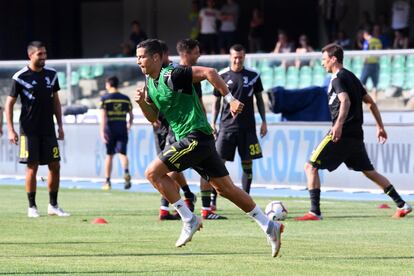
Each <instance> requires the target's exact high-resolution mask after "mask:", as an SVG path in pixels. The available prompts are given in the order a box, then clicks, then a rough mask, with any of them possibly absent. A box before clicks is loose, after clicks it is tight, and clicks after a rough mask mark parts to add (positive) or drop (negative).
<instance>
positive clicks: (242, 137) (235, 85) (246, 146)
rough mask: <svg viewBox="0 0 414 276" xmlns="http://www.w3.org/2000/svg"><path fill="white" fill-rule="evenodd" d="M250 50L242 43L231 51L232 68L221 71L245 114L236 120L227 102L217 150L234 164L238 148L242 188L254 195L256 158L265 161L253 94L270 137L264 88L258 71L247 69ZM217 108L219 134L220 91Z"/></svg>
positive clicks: (215, 112)
mask: <svg viewBox="0 0 414 276" xmlns="http://www.w3.org/2000/svg"><path fill="white" fill-rule="evenodd" d="M245 57H246V50H245V49H244V47H243V46H242V45H240V44H236V45H233V46H232V47H231V48H230V67H228V68H226V69H223V70H222V71H220V72H219V74H220V76H221V77H222V78H223V80H224V82H225V83H226V84H227V87H228V89H229V91H230V93H232V94H233V96H234V97H235V98H236V99H238V100H239V101H241V102H242V103H244V109H243V113H240V114H238V115H237V116H236V117H233V116H232V114H231V110H230V104H229V103H227V102H226V101H224V103H223V109H222V110H221V120H220V125H219V131H218V134H217V142H216V148H217V152H218V153H219V155H220V157H221V158H222V159H224V160H225V161H233V160H234V154H235V152H236V148H237V149H238V152H239V155H240V159H241V166H242V169H243V176H242V186H243V190H244V191H246V193H250V186H251V184H252V180H253V171H252V167H253V161H252V160H253V159H257V158H262V150H261V148H260V144H259V141H258V139H257V135H256V120H255V116H254V104H253V95H254V96H255V98H256V103H257V109H258V111H259V114H260V118H261V119H262V124H261V126H260V137H264V136H265V135H266V134H267V124H266V110H265V105H264V102H263V97H262V91H263V85H262V81H261V79H260V75H259V73H258V72H256V71H254V70H251V69H247V68H245V67H244V60H245ZM214 95H215V96H216V100H215V104H214V107H213V114H212V118H213V122H212V127H213V131H214V132H216V121H217V116H218V113H219V110H220V107H221V98H222V95H221V94H220V92H219V91H218V90H215V91H214Z"/></svg>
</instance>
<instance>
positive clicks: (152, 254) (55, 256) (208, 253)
mask: <svg viewBox="0 0 414 276" xmlns="http://www.w3.org/2000/svg"><path fill="white" fill-rule="evenodd" d="M225 255H249V256H251V255H268V253H265V252H257V251H256V252H253V251H249V252H243V253H242V252H181V253H180V252H177V253H172V252H171V253H160V252H157V253H120V254H103V253H102V254H63V255H22V256H10V255H8V256H0V257H7V258H79V257H104V258H113V257H163V256H225Z"/></svg>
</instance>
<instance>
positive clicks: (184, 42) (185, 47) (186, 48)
mask: <svg viewBox="0 0 414 276" xmlns="http://www.w3.org/2000/svg"><path fill="white" fill-rule="evenodd" d="M196 47H200V42H198V41H197V40H195V39H192V38H186V39H181V40H180V41H178V42H177V52H178V53H179V54H180V53H189V52H191V51H192V50H194V49H195V48H196Z"/></svg>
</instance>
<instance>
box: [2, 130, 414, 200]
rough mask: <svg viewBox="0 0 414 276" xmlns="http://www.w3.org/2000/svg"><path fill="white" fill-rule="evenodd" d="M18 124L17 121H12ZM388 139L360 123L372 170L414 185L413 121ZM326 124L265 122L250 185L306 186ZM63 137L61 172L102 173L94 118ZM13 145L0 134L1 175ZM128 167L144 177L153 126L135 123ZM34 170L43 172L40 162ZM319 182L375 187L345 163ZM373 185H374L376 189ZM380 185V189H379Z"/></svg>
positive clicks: (191, 174) (10, 168)
mask: <svg viewBox="0 0 414 276" xmlns="http://www.w3.org/2000/svg"><path fill="white" fill-rule="evenodd" d="M16 127H17V126H16ZM386 129H387V131H388V136H389V140H388V141H387V143H386V144H384V145H380V144H378V143H377V142H376V128H375V126H374V125H366V126H364V130H365V142H366V145H367V151H368V154H369V156H370V157H371V161H372V163H373V165H374V166H375V167H376V168H377V170H378V171H379V172H381V173H383V174H384V175H385V176H386V177H388V178H389V179H390V180H391V182H392V183H393V184H394V185H395V186H396V187H397V188H398V189H399V190H401V191H405V192H411V191H414V182H413V180H414V154H413V152H414V138H413V137H414V124H390V125H387V127H386ZM328 130H329V124H320V123H286V122H285V123H280V124H279V123H277V124H271V125H269V133H268V135H267V136H265V137H264V138H263V139H261V140H260V143H261V145H262V150H263V155H264V157H263V158H262V159H258V160H256V161H254V167H253V169H254V181H253V183H254V185H256V186H258V185H260V186H268V187H291V188H298V187H301V188H304V187H306V178H305V174H304V172H303V165H304V163H305V161H306V160H307V159H308V158H309V155H310V153H311V152H312V150H313V148H314V147H315V146H316V145H317V143H318V142H319V141H320V140H321V138H322V137H323V136H324V134H325V133H326V132H327V131H328ZM65 137H66V139H65V141H63V142H60V149H61V156H62V162H61V165H62V169H61V172H62V173H61V174H62V177H71V178H73V177H75V178H100V179H103V175H104V172H103V164H104V158H105V146H104V145H103V144H102V142H101V140H100V138H99V133H98V126H97V124H66V125H65ZM17 156H18V147H17V146H15V145H11V144H10V143H9V142H8V140H7V138H6V135H3V136H2V137H1V138H0V175H3V176H4V175H11V176H23V175H24V171H25V166H24V165H20V164H18V162H17ZM128 156H129V158H130V171H131V174H132V175H133V178H134V179H135V180H137V179H140V180H144V178H145V177H144V171H145V168H146V167H147V165H148V164H149V163H150V162H151V160H153V159H154V158H155V157H156V152H155V147H154V139H153V132H152V127H151V126H150V125H149V124H135V125H134V127H133V128H132V130H131V133H130V142H129V144H128ZM114 160H115V165H114V172H113V177H114V178H120V177H122V169H121V166H120V163H119V160H118V158H115V159H114ZM226 165H227V168H228V169H229V171H230V174H231V176H232V177H233V179H234V181H235V182H237V183H238V182H240V179H241V174H242V170H241V167H240V160H239V159H238V157H236V160H235V162H227V163H226ZM39 175H46V167H42V168H41V169H40V171H39ZM185 175H186V177H187V179H188V180H189V181H190V182H196V183H197V182H198V181H199V176H198V174H197V173H196V172H195V171H192V170H187V171H186V172H185ZM321 180H322V184H323V185H322V186H323V187H324V188H333V189H341V190H371V189H372V190H376V186H375V185H374V184H372V183H371V182H370V181H368V180H367V179H366V178H365V177H364V176H363V175H362V174H361V173H359V172H353V171H349V170H347V168H346V167H345V166H344V165H341V167H340V168H339V169H338V170H336V171H335V172H332V173H329V172H327V171H323V172H322V173H321ZM377 190H378V189H377ZM378 191H379V190H378Z"/></svg>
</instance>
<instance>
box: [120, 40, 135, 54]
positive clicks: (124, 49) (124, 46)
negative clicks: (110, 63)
mask: <svg viewBox="0 0 414 276" xmlns="http://www.w3.org/2000/svg"><path fill="white" fill-rule="evenodd" d="M119 47H120V48H121V52H120V53H119V54H117V55H116V57H131V56H133V52H134V50H133V49H132V48H131V45H130V44H129V43H128V42H122V43H121V44H120V45H119Z"/></svg>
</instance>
